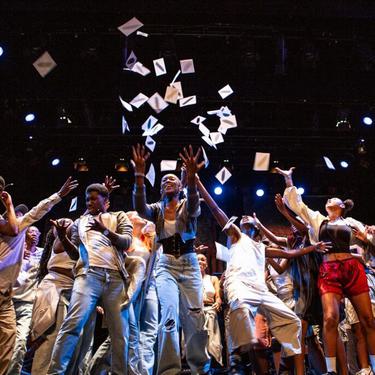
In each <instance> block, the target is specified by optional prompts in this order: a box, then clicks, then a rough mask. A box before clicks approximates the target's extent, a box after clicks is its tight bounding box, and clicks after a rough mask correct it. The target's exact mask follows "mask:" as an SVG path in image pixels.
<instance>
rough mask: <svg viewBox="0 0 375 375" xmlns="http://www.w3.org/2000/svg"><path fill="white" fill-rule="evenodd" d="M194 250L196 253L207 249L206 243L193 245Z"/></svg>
mask: <svg viewBox="0 0 375 375" xmlns="http://www.w3.org/2000/svg"><path fill="white" fill-rule="evenodd" d="M194 250H195V251H196V252H197V253H204V252H205V251H206V250H208V246H207V245H203V244H202V245H199V246H194Z"/></svg>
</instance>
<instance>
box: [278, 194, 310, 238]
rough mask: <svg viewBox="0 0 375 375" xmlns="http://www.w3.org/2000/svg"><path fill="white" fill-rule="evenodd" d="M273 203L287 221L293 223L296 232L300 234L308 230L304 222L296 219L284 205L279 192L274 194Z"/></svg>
mask: <svg viewBox="0 0 375 375" xmlns="http://www.w3.org/2000/svg"><path fill="white" fill-rule="evenodd" d="M275 204H276V208H277V209H278V211H279V212H280V213H281V214H282V215H283V216H284V217H285V219H287V220H288V221H289V223H290V224H292V225H294V226H295V227H296V228H297V230H298V232H300V233H302V234H306V233H307V232H308V229H307V227H306V225H305V224H303V223H302V222H301V221H300V220H298V219H296V218H295V217H294V216H293V215H292V214H291V213H290V212H289V210H288V208H287V207H286V206H285V203H284V201H283V197H282V196H281V194H276V195H275Z"/></svg>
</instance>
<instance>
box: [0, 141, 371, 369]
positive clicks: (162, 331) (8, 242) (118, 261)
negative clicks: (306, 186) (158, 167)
mask: <svg viewBox="0 0 375 375" xmlns="http://www.w3.org/2000/svg"><path fill="white" fill-rule="evenodd" d="M200 152H201V150H200V149H198V151H197V152H196V153H194V151H193V149H192V147H191V146H189V148H188V149H184V150H183V151H182V152H181V154H180V157H181V159H182V161H183V168H182V174H181V178H179V177H177V176H176V175H174V174H166V175H164V176H163V177H162V179H161V198H160V200H159V201H158V202H155V203H151V204H149V203H147V199H146V188H145V183H144V179H145V170H146V163H147V160H148V158H149V154H148V153H147V152H146V150H145V148H144V147H143V146H141V145H137V146H135V147H133V166H134V177H135V183H134V190H133V211H128V212H124V211H116V212H114V211H111V209H110V203H109V198H110V194H111V192H112V190H113V189H114V188H116V186H115V180H113V179H112V178H106V180H105V182H104V183H94V184H91V185H89V186H88V187H87V188H86V192H85V199H86V211H85V212H84V213H82V215H81V216H80V217H79V218H78V219H77V220H75V221H74V222H73V221H72V220H71V219H68V218H59V219H57V220H51V221H50V222H51V229H50V230H49V231H48V233H47V234H46V236H45V244H44V248H39V247H38V243H39V238H40V235H41V233H40V231H39V229H38V228H37V227H36V226H34V223H36V222H37V221H38V220H40V219H41V218H42V217H43V216H44V215H45V214H46V213H47V212H49V211H50V210H51V209H52V208H53V206H54V205H56V204H57V203H59V202H60V201H61V199H63V198H64V197H65V196H67V195H68V194H69V193H70V192H71V191H72V190H73V189H75V188H76V187H77V185H78V183H77V181H75V180H73V179H72V178H68V180H67V181H66V182H65V184H64V185H63V186H62V188H61V189H60V190H59V191H58V192H57V193H55V194H52V195H51V196H50V197H49V198H46V199H44V200H42V201H41V202H40V203H39V204H38V205H37V206H35V207H33V208H32V209H31V210H28V208H27V207H26V206H25V205H23V204H22V205H19V206H16V207H14V206H13V203H12V198H11V196H10V194H9V193H8V192H6V191H5V189H4V188H5V187H6V183H5V181H4V179H3V178H1V177H0V192H1V200H2V202H3V204H4V206H5V209H6V211H5V214H4V215H3V216H1V217H0V375H2V374H9V375H15V374H26V373H27V371H26V369H25V357H27V355H26V353H27V354H29V353H30V352H31V353H32V354H31V355H29V357H30V356H31V358H32V365H31V366H30V368H31V374H33V375H34V374H35V375H45V374H50V375H52V374H105V373H110V374H116V375H119V374H126V373H130V374H135V375H152V374H154V373H155V374H166V375H175V374H180V373H184V372H185V371H186V372H188V371H190V372H191V373H192V374H211V373H214V372H220V371H224V370H223V368H224V367H226V371H227V372H229V373H231V374H251V373H255V374H268V373H271V371H275V373H277V374H293V373H295V374H298V375H302V374H305V373H307V371H309V373H315V374H323V373H327V374H337V373H340V374H344V375H345V374H349V373H357V374H362V375H365V374H372V369H375V318H374V313H375V247H374V246H375V227H374V226H370V225H364V224H363V223H362V222H360V221H358V220H355V219H353V218H351V217H347V213H348V212H349V210H350V209H351V208H352V207H353V202H352V201H350V200H346V201H342V200H341V199H339V198H331V199H328V201H327V203H326V206H325V208H326V214H323V213H320V212H319V211H313V210H312V209H310V208H309V207H308V206H307V205H306V204H305V203H304V202H303V200H302V198H301V196H300V195H299V194H298V191H297V189H296V188H295V186H294V185H293V179H292V175H293V168H291V169H289V170H281V169H278V170H277V171H278V173H280V175H282V176H283V178H284V179H285V184H286V188H285V192H284V195H283V197H282V196H281V195H280V194H278V195H276V197H275V204H276V207H277V209H278V210H279V212H280V213H281V214H282V215H283V216H284V217H285V218H286V219H287V220H288V221H289V223H290V230H289V231H288V232H287V234H286V235H285V237H283V236H280V235H276V234H275V233H273V232H272V231H271V230H269V229H268V228H267V227H265V226H264V225H263V224H262V223H261V221H260V220H259V219H258V217H257V216H256V215H255V214H253V215H250V216H248V215H244V216H243V217H242V219H241V221H240V223H239V226H237V225H236V224H235V221H234V220H233V219H229V218H228V216H227V215H226V213H225V212H223V210H222V209H221V208H220V207H219V206H218V205H217V203H216V202H215V200H214V199H213V198H212V196H211V195H210V194H209V192H208V191H207V189H206V188H205V186H204V185H203V183H202V181H201V180H200V178H199V171H200V169H201V168H202V166H203V165H204V162H202V161H200ZM184 188H186V189H184ZM184 190H185V191H186V193H185V194H184V193H183V191H184ZM202 201H204V203H205V204H206V205H207V207H208V208H209V210H210V211H211V214H212V216H213V217H214V219H215V220H216V221H217V223H218V225H219V226H220V227H221V228H222V229H223V231H224V232H225V234H226V236H227V239H228V248H229V253H230V255H229V260H228V262H227V265H226V270H225V271H224V272H223V274H222V275H221V277H220V278H218V277H216V276H211V275H209V273H208V267H207V258H206V256H205V254H204V252H205V249H206V247H205V246H204V245H201V246H198V247H196V246H195V244H194V242H195V239H196V234H197V224H198V217H199V216H200V214H201V204H202V203H201V202H202ZM219 276H220V275H219ZM97 314H103V320H104V321H105V324H106V327H107V328H108V338H107V339H106V340H104V342H103V343H102V344H101V346H100V347H99V348H98V349H97V351H96V352H95V353H93V339H94V330H95V320H96V316H97ZM221 323H222V324H221ZM350 344H352V345H350ZM270 357H271V358H272V360H270V359H269V358H270ZM182 358H183V359H184V363H186V365H187V368H188V369H183V367H182V360H181V359H182ZM270 367H272V370H271V368H270Z"/></svg>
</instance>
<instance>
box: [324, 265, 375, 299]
mask: <svg viewBox="0 0 375 375" xmlns="http://www.w3.org/2000/svg"><path fill="white" fill-rule="evenodd" d="M318 288H319V292H320V295H322V294H325V293H335V294H338V295H340V296H341V297H344V296H345V297H353V296H357V295H359V294H362V293H368V292H369V287H368V283H367V277H366V273H365V269H364V267H363V265H362V264H361V263H360V261H359V260H357V259H354V258H349V259H345V260H332V261H327V262H323V263H322V264H321V265H320V269H319V277H318Z"/></svg>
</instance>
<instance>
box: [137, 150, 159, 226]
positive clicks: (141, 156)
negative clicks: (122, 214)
mask: <svg viewBox="0 0 375 375" xmlns="http://www.w3.org/2000/svg"><path fill="white" fill-rule="evenodd" d="M132 150H133V159H132V164H133V167H134V176H135V183H134V190H133V207H134V209H135V210H136V211H137V212H138V213H139V215H140V216H142V217H144V218H146V219H148V220H153V219H154V218H153V214H154V210H153V209H152V206H151V205H149V204H147V202H146V186H145V172H146V161H147V159H148V158H149V157H150V153H149V152H146V149H145V147H144V146H143V145H142V146H141V145H140V144H137V145H136V146H135V147H134V146H133V147H132Z"/></svg>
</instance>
